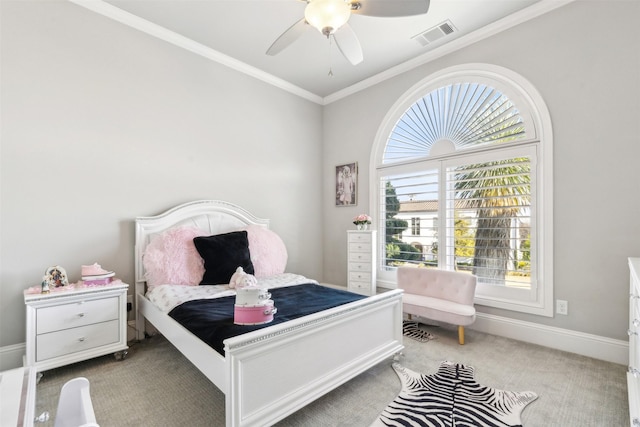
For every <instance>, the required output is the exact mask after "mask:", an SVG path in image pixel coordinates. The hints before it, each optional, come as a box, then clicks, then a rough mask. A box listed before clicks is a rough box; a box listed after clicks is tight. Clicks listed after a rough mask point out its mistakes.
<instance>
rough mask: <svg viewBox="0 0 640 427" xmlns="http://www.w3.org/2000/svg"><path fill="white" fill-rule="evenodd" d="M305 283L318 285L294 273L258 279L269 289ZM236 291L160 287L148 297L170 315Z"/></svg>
mask: <svg viewBox="0 0 640 427" xmlns="http://www.w3.org/2000/svg"><path fill="white" fill-rule="evenodd" d="M304 283H316V284H317V283H318V282H317V281H315V280H312V279H309V278H307V277H305V276H301V275H299V274H293V273H283V274H277V275H275V276H269V277H262V278H258V286H260V287H262V288H267V289H273V288H280V287H283V286H292V285H301V284H304ZM235 294H236V291H235V290H234V289H233V288H230V287H229V285H201V286H184V285H159V286H155V287H153V288H152V289H150V290H149V291H148V292H147V294H146V297H147V299H149V301H151V302H152V303H153V304H155V305H156V306H157V307H158V308H159V309H160V310H162V311H163V312H164V313H169V312H170V311H171V310H173V308H174V307H176V306H178V305H180V304H182V303H184V302H187V301H193V300H197V299H210V298H220V297H226V296H232V295H235Z"/></svg>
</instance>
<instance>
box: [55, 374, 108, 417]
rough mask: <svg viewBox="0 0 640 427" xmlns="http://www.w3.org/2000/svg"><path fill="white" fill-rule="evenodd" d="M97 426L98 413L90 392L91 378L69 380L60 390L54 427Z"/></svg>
mask: <svg viewBox="0 0 640 427" xmlns="http://www.w3.org/2000/svg"><path fill="white" fill-rule="evenodd" d="M84 426H86V427H89V426H95V427H97V426H98V424H97V423H96V415H95V413H94V412H93V403H92V402H91V395H90V394H89V380H88V379H86V378H83V377H78V378H74V379H72V380H69V381H67V382H66V383H65V384H64V385H63V386H62V390H60V399H59V400H58V410H57V411H56V420H55V423H54V427H84Z"/></svg>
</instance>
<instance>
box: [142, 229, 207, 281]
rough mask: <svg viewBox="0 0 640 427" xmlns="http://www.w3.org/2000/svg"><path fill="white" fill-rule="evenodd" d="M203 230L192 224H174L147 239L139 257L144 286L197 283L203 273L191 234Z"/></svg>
mask: <svg viewBox="0 0 640 427" xmlns="http://www.w3.org/2000/svg"><path fill="white" fill-rule="evenodd" d="M204 234H205V233H203V231H202V230H200V229H198V228H195V227H177V228H172V229H169V230H167V231H165V232H163V233H162V234H160V235H159V236H157V237H156V238H154V239H153V240H151V242H149V244H148V245H147V247H146V249H145V251H144V256H143V258H142V264H143V265H144V270H145V278H146V279H147V286H148V287H149V288H151V287H154V286H158V285H165V284H173V285H188V286H196V285H198V284H199V283H200V281H201V280H202V276H203V275H204V262H203V261H202V258H201V257H200V254H199V253H198V251H197V250H196V247H195V245H194V243H193V238H194V237H198V236H202V235H204Z"/></svg>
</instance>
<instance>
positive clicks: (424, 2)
mask: <svg viewBox="0 0 640 427" xmlns="http://www.w3.org/2000/svg"><path fill="white" fill-rule="evenodd" d="M429 3H430V1H429V0H354V1H352V2H351V5H352V8H353V10H351V13H355V14H359V15H368V16H380V17H393V16H413V15H422V14H424V13H427V11H428V10H429ZM353 5H356V7H353Z"/></svg>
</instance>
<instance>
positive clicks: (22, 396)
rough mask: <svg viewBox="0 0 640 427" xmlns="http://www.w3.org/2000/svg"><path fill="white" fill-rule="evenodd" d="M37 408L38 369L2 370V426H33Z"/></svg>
mask: <svg viewBox="0 0 640 427" xmlns="http://www.w3.org/2000/svg"><path fill="white" fill-rule="evenodd" d="M35 408H36V369H35V368H33V367H26V368H16V369H11V370H8V371H3V372H0V426H3V427H5V426H6V427H9V426H10V427H14V426H21V427H32V426H33V417H34V412H35Z"/></svg>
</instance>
